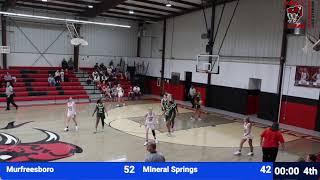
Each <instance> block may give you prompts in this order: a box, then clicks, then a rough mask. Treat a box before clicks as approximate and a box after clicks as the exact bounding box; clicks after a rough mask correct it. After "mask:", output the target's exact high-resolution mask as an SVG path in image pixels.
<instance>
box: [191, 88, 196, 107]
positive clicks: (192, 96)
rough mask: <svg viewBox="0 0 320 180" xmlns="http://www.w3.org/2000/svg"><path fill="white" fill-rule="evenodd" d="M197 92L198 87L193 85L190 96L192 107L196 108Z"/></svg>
mask: <svg viewBox="0 0 320 180" xmlns="http://www.w3.org/2000/svg"><path fill="white" fill-rule="evenodd" d="M196 93H197V90H196V88H194V86H191V87H190V90H189V98H190V102H191V104H192V108H194V97H195V95H196Z"/></svg>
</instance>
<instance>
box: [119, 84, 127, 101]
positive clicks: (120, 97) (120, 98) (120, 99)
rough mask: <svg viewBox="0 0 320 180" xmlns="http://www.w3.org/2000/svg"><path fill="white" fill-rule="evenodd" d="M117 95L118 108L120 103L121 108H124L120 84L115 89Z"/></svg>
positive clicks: (122, 91)
mask: <svg viewBox="0 0 320 180" xmlns="http://www.w3.org/2000/svg"><path fill="white" fill-rule="evenodd" d="M117 94H118V106H120V104H121V103H122V104H123V106H125V105H126V104H125V103H124V100H123V96H124V90H123V88H122V87H121V85H120V84H118V87H117Z"/></svg>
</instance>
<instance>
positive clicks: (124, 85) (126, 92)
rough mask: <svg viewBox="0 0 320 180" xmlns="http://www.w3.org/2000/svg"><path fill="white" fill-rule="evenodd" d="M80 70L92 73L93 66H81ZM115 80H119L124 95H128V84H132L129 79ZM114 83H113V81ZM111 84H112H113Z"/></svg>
mask: <svg viewBox="0 0 320 180" xmlns="http://www.w3.org/2000/svg"><path fill="white" fill-rule="evenodd" d="M79 69H80V70H81V71H82V72H85V73H87V75H89V74H92V72H93V71H94V68H88V67H83V68H79ZM117 82H119V83H120V84H121V87H122V88H123V90H124V92H125V93H124V96H125V97H128V92H129V90H130V86H132V83H131V81H129V80H127V79H118V80H117ZM114 84H115V83H114ZM114 84H113V85H114Z"/></svg>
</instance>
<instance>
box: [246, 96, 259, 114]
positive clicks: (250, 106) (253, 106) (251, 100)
mask: <svg viewBox="0 0 320 180" xmlns="http://www.w3.org/2000/svg"><path fill="white" fill-rule="evenodd" d="M258 112H259V95H248V102H247V115H250V114H257V113H258Z"/></svg>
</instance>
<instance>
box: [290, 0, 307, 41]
mask: <svg viewBox="0 0 320 180" xmlns="http://www.w3.org/2000/svg"><path fill="white" fill-rule="evenodd" d="M306 1H307V0H286V1H285V3H286V6H285V7H286V15H287V19H288V22H287V28H288V30H289V33H291V34H296V35H304V34H305V28H306V25H305V22H306V17H307V12H306V11H307V8H306V7H307V6H306Z"/></svg>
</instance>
